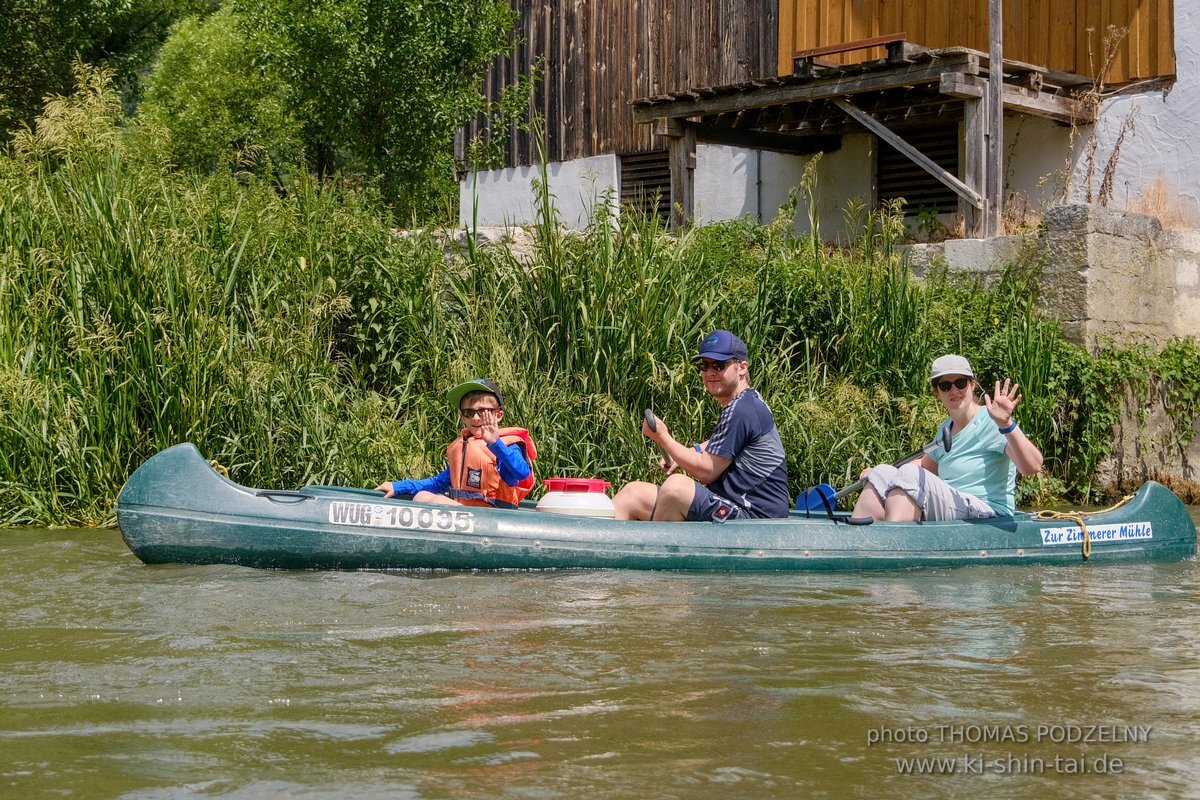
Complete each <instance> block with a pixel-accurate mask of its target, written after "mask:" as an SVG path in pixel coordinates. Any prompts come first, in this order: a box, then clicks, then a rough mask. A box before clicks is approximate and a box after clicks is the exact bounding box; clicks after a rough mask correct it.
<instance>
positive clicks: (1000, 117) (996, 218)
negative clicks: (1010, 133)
mask: <svg viewBox="0 0 1200 800" xmlns="http://www.w3.org/2000/svg"><path fill="white" fill-rule="evenodd" d="M988 32H989V36H988V39H989V42H988V46H989V49H988V88H987V121H988V136H987V169H986V172H985V176H986V182H987V193H986V196H985V197H986V202H985V204H984V216H985V221H984V230H985V233H984V236H985V237H987V238H991V237H993V236H999V235H1000V233H1001V230H1000V210H1001V204H1002V203H1003V201H1004V104H1003V99H1002V92H1003V89H1004V0H988Z"/></svg>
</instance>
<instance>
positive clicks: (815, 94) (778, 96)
mask: <svg viewBox="0 0 1200 800" xmlns="http://www.w3.org/2000/svg"><path fill="white" fill-rule="evenodd" d="M978 65H979V62H978V59H977V58H976V57H975V56H973V55H971V54H969V53H966V52H963V53H958V54H954V55H952V56H951V57H948V58H944V59H938V60H936V61H933V62H930V63H927V64H911V65H909V66H906V67H902V68H900V69H895V70H889V71H887V72H878V73H868V74H866V75H855V76H848V77H844V76H831V77H828V78H816V79H815V80H813V81H810V82H808V83H804V84H786V83H785V84H782V85H779V86H768V87H765V88H763V89H760V90H758V91H756V92H748V93H746V94H740V95H733V96H730V97H723V96H722V97H714V98H710V99H705V100H690V99H689V100H676V101H674V102H671V103H661V104H654V105H652V106H638V107H635V108H634V119H636V120H637V121H638V122H650V121H652V120H654V119H656V118H658V117H694V116H705V115H707V114H716V113H722V112H728V111H742V110H746V109H750V108H766V107H767V106H773V105H779V104H783V103H793V102H802V101H805V100H822V99H826V98H830V97H834V96H842V95H853V94H862V93H865V92H876V91H882V90H884V89H898V88H900V87H903V86H915V85H918V84H922V83H934V82H938V81H940V80H941V77H942V74H943V73H946V72H967V71H974V70H975V69H978Z"/></svg>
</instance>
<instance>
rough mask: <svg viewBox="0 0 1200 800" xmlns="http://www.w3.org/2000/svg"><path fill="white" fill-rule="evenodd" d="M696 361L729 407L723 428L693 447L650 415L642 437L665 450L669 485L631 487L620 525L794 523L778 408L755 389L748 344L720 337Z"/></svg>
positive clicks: (623, 496) (622, 495)
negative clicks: (771, 519)
mask: <svg viewBox="0 0 1200 800" xmlns="http://www.w3.org/2000/svg"><path fill="white" fill-rule="evenodd" d="M692 362H693V363H694V364H695V365H696V369H698V370H699V371H700V377H701V378H702V379H703V380H704V388H705V389H707V390H708V393H709V394H710V395H712V396H713V399H715V400H716V401H717V402H718V403H720V404H721V415H720V417H718V418H717V425H716V427H715V428H714V429H713V432H712V434H711V435H710V436H709V437H708V441H706V442H701V443H699V444H695V445H686V444H680V443H679V442H677V441H676V440H675V439H674V437H672V436H671V433H670V431H669V430H668V429H667V426H666V424H665V423H663V421H662V420H661V419H659V418H658V417H656V416H654V415H653V414H647V418H646V421H645V422H644V423H643V424H642V435H643V436H645V437H647V438H648V439H651V440H653V441H654V442H655V444H657V445H658V446H659V448H660V449H661V450H662V452H663V469H664V470H665V471H666V473H667V479H666V480H665V481H663V483H662V485H661V486H657V485H655V484H653V483H646V482H644V481H634V482H633V483H628V484H626V485H625V486H624V487H623V488H622V489H621V491H619V492H617V495H616V497H614V498H613V505H614V506H615V507H616V512H617V513H616V516H617V519H640V520H648V519H653V520H660V521H664V522H667V521H676V522H677V521H681V520H689V521H712V522H724V521H726V520H729V519H737V518H739V517H741V518H746V517H786V516H787V513H788V489H787V461H786V459H785V457H784V453H783V442H782V440H780V438H779V428H777V427H776V426H775V417H774V416H773V415H772V414H771V409H769V408H767V404H766V403H764V402H763V399H762V397H760V396H759V394H758V392H757V391H755V390H754V389H751V388H750V365H749V354H748V353H747V350H746V343H745V342H743V341H742V340H741V339H739V338H738V337H736V336H734V335H733V334H732V333H730V332H729V331H723V330H716V331H713V332H712V333H710V334H709V335H708V336H707V337H705V339H704V341H703V342H701V344H700V351H699V353H698V354H697V355H696V356H695V358H693V359H692ZM676 470H682V471H683V472H686V473H687V474H686V475H685V474H683V472H677V471H676ZM689 476H690V477H689Z"/></svg>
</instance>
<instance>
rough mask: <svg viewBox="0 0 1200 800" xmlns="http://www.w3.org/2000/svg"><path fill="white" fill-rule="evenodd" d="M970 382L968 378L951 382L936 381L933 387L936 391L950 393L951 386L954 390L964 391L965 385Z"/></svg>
mask: <svg viewBox="0 0 1200 800" xmlns="http://www.w3.org/2000/svg"><path fill="white" fill-rule="evenodd" d="M970 382H971V379H970V378H958V379H956V380H953V381H938V382H937V383H935V384H934V386H936V387H937V388H938V391H942V392H948V391H950V387H951V386H953V387H954V388H955V389H965V388H967V384H968V383H970Z"/></svg>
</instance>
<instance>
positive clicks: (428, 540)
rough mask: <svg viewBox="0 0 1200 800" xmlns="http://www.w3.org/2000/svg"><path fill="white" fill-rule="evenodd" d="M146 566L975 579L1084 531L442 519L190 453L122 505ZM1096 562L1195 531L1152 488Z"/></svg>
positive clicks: (1091, 519)
mask: <svg viewBox="0 0 1200 800" xmlns="http://www.w3.org/2000/svg"><path fill="white" fill-rule="evenodd" d="M117 520H118V522H119V524H120V526H121V534H122V536H123V537H124V538H125V542H126V544H128V545H129V548H130V549H131V550H132V551H133V552H134V554H135V555H137V557H138V558H140V559H141V560H142V561H144V562H146V563H148V564H161V563H184V564H242V565H246V566H251V567H274V568H281V569H550V568H597V567H603V568H622V569H663V570H716V571H731V570H745V571H751V570H759V571H761V570H861V569H911V568H917V567H958V566H965V565H969V564H1078V563H1081V562H1082V561H1083V560H1084V559H1083V556H1082V546H1081V545H1082V543H1083V535H1082V532H1081V530H1080V526H1079V523H1078V522H1076V521H1073V520H1057V519H1056V520H1038V519H1035V518H1034V517H1032V516H1030V515H1028V514H1018V515H1017V516H1016V517H1012V518H1001V519H990V520H972V521H964V522H925V523H882V522H877V523H875V524H873V525H867V526H858V525H850V524H848V522H847V517H846V515H844V514H841V513H838V514H834V515H833V516H832V517H831V516H830V515H828V514H825V513H820V514H813V515H811V516H809V515H806V514H805V513H804V512H797V511H793V512H792V515H791V517H789V518H788V519H772V520H752V521H732V522H727V523H724V524H721V525H716V524H713V523H709V522H675V523H651V522H618V521H616V520H611V519H596V518H590V517H577V516H569V515H563V514H553V513H547V512H544V511H534V510H532V509H525V508H522V509H519V510H516V511H504V510H497V509H491V508H447V507H445V506H429V505H422V504H418V503H412V502H408V501H405V500H398V499H393V500H384V499H382V498H381V497H380V494H379V493H378V492H375V491H373V490H369V489H348V488H341V487H334V486H308V487H305V488H304V489H301V490H300V491H279V490H258V489H250V488H247V487H244V486H240V485H238V484H236V483H234V482H232V481H230V480H228V479H226V478H224V477H222V476H221V475H219V474H217V472H215V471H214V470H213V469H212V468H211V467H210V466H209V464H208V462H206V461H205V459H204V457H203V456H202V455H201V454H200V452H199V451H198V450H197V449H196V448H195V447H194V446H193V445H191V444H180V445H176V446H175V447H172V448H170V449H168V450H164V451H163V452H161V453H159V454H157V455H155V456H154V457H152V458H151V459H149V460H148V461H147V462H146V463H145V464H143V465H142V466H141V467H140V468H139V469H138V470H137V471H136V472H134V474H133V475H132V476H131V477H130V478H129V481H128V482H127V483H126V484H125V486H124V488H123V489H122V490H121V496H120V498H119V500H118V504H117ZM1084 521H1085V523H1086V528H1087V532H1088V541H1089V543H1090V548H1091V557H1090V559H1089V560H1088V563H1101V564H1106V563H1110V562H1115V561H1144V560H1177V559H1182V558H1186V557H1188V556H1191V555H1193V554H1194V553H1195V552H1196V528H1195V526H1194V525H1193V523H1192V519H1191V517H1190V516H1189V515H1188V511H1187V508H1186V507H1185V506H1184V505H1183V503H1181V502H1180V500H1179V498H1178V497H1176V496H1175V495H1174V494H1173V493H1172V492H1171V491H1169V490H1168V489H1166V488H1165V487H1163V486H1161V485H1159V484H1157V483H1153V482H1150V483H1146V484H1145V485H1144V486H1142V488H1141V489H1140V490H1139V491H1138V493H1137V495H1136V496H1135V497H1134V498H1133V499H1132V500H1130V501H1129V502H1127V503H1125V504H1123V505H1121V506H1119V507H1118V508H1116V509H1115V510H1111V511H1106V512H1104V513H1098V514H1093V515H1089V516H1087V517H1086V518H1085V520H1084Z"/></svg>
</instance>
